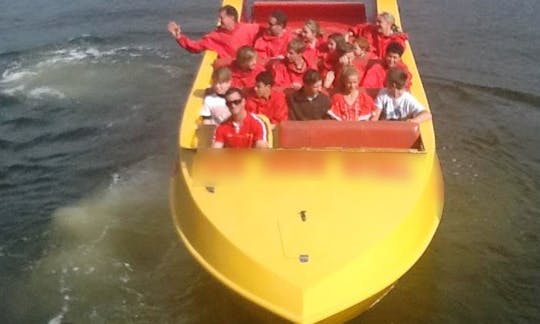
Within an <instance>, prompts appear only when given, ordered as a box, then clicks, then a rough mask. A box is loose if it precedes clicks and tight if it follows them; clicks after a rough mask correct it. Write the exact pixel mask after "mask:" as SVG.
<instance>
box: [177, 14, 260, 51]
mask: <svg viewBox="0 0 540 324" xmlns="http://www.w3.org/2000/svg"><path fill="white" fill-rule="evenodd" d="M167 29H168V30H169V32H170V33H171V35H172V37H173V38H174V39H175V40H176V42H177V43H178V45H180V46H181V47H183V48H185V49H186V50H187V51H188V52H191V53H200V52H202V51H205V50H212V51H215V52H216V53H217V54H218V57H219V58H231V57H234V56H235V55H236V51H237V50H238V49H239V48H240V47H242V46H244V45H253V42H254V41H255V38H256V37H257V34H258V33H259V29H260V26H259V24H247V23H240V22H238V11H236V8H234V7H233V6H230V5H225V6H223V7H221V8H220V9H219V27H218V28H217V29H216V30H214V31H212V32H210V33H208V34H206V35H204V36H203V37H202V38H201V39H200V40H197V41H195V40H192V39H190V38H188V37H187V36H186V35H184V34H183V33H182V29H181V27H180V25H178V24H177V23H175V22H174V21H171V22H169V24H168V25H167Z"/></svg>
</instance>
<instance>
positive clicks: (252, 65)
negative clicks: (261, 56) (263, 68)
mask: <svg viewBox="0 0 540 324" xmlns="http://www.w3.org/2000/svg"><path fill="white" fill-rule="evenodd" d="M255 66H257V58H256V57H254V58H252V59H251V60H249V61H247V62H245V63H243V64H241V65H240V68H241V69H242V70H249V71H251V70H253V69H255Z"/></svg>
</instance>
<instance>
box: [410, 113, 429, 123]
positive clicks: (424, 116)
mask: <svg viewBox="0 0 540 324" xmlns="http://www.w3.org/2000/svg"><path fill="white" fill-rule="evenodd" d="M428 120H431V113H430V112H429V111H427V110H422V111H421V112H420V113H418V114H416V116H414V117H413V118H411V119H407V121H408V122H414V123H422V122H425V121H428Z"/></svg>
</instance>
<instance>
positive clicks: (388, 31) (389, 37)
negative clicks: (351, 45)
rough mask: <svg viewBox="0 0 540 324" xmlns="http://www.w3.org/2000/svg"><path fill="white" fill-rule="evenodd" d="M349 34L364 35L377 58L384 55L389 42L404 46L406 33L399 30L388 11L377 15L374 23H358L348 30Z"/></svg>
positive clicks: (406, 37)
mask: <svg viewBox="0 0 540 324" xmlns="http://www.w3.org/2000/svg"><path fill="white" fill-rule="evenodd" d="M349 36H354V37H359V36H364V37H365V38H366V39H367V40H368V42H369V43H370V45H371V51H372V52H373V53H375V54H376V55H377V56H378V57H379V58H384V57H385V56H386V48H387V47H388V45H389V44H390V43H399V44H400V45H401V46H403V48H405V43H406V41H407V39H408V36H407V34H405V33H403V32H401V31H400V30H399V27H398V26H397V25H396V23H395V18H394V16H392V15H391V14H390V13H388V12H383V13H381V14H380V15H378V16H377V20H376V23H375V25H373V24H366V23H364V24H360V25H357V26H355V27H353V28H351V29H350V30H349Z"/></svg>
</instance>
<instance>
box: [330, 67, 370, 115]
mask: <svg viewBox="0 0 540 324" xmlns="http://www.w3.org/2000/svg"><path fill="white" fill-rule="evenodd" d="M358 79H359V77H358V71H356V69H355V68H354V67H352V66H348V67H346V68H345V69H344V70H343V73H342V74H341V87H340V88H341V91H340V92H338V93H336V94H334V95H333V96H332V106H331V108H330V110H328V115H330V117H331V118H332V119H335V120H339V121H342V120H353V121H364V120H370V119H372V118H373V113H374V111H375V105H374V103H373V99H371V97H370V96H369V95H368V94H367V93H366V92H365V91H364V90H363V89H359V88H358Z"/></svg>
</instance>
